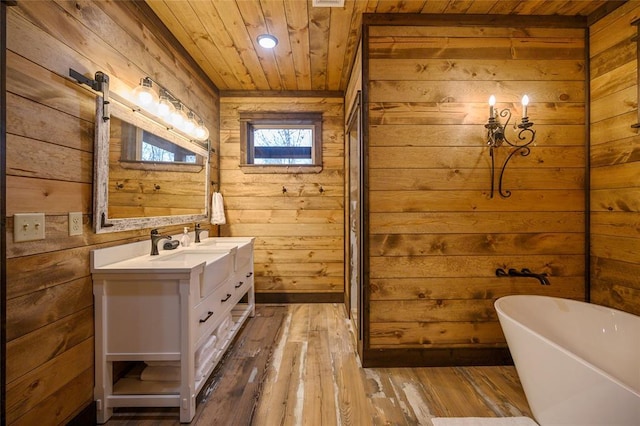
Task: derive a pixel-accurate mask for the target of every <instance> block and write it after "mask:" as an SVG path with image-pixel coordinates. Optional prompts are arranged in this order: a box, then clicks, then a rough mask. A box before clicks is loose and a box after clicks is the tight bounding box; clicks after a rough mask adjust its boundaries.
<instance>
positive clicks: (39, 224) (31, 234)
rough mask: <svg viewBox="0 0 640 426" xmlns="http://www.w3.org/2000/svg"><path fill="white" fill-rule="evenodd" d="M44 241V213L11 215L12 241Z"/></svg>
mask: <svg viewBox="0 0 640 426" xmlns="http://www.w3.org/2000/svg"><path fill="white" fill-rule="evenodd" d="M35 240H44V213H16V214H14V215H13V241H14V242H16V243H20V242H23V241H35Z"/></svg>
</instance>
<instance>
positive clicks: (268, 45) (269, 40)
mask: <svg viewBox="0 0 640 426" xmlns="http://www.w3.org/2000/svg"><path fill="white" fill-rule="evenodd" d="M258 44H259V45H260V46H262V47H264V48H265V49H273V48H274V47H276V45H277V44H278V39H277V38H275V37H274V36H272V35H271V34H261V35H259V36H258Z"/></svg>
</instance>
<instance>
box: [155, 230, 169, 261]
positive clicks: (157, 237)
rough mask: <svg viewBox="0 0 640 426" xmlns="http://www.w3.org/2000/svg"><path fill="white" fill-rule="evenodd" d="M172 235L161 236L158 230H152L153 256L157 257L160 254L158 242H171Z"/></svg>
mask: <svg viewBox="0 0 640 426" xmlns="http://www.w3.org/2000/svg"><path fill="white" fill-rule="evenodd" d="M170 239H171V235H160V234H158V230H157V229H152V230H151V256H157V255H158V254H160V253H158V241H160V240H170Z"/></svg>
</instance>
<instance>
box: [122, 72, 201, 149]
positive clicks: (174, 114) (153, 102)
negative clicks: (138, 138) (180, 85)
mask: <svg viewBox="0 0 640 426" xmlns="http://www.w3.org/2000/svg"><path fill="white" fill-rule="evenodd" d="M154 86H155V87H157V92H156V91H155V90H154ZM133 101H134V102H135V103H136V105H137V106H138V107H140V108H141V109H143V110H144V111H146V112H147V113H149V114H151V115H153V116H155V117H157V118H159V119H160V120H162V122H164V124H165V125H167V128H169V129H171V130H175V131H178V132H180V133H182V134H184V135H185V136H187V137H188V138H190V139H195V140H200V141H203V140H207V139H208V138H209V131H208V130H207V128H206V127H205V126H204V122H203V120H202V119H201V118H200V117H199V116H198V114H196V112H195V111H193V110H192V109H191V108H188V107H187V106H186V105H185V104H183V103H182V101H180V99H178V98H177V97H176V96H174V95H173V94H172V93H171V92H170V91H168V90H167V89H165V88H164V87H162V86H161V85H160V84H158V83H157V82H156V81H155V80H153V79H152V78H151V77H144V78H142V79H141V80H140V85H139V86H138V87H136V88H135V89H134V90H133Z"/></svg>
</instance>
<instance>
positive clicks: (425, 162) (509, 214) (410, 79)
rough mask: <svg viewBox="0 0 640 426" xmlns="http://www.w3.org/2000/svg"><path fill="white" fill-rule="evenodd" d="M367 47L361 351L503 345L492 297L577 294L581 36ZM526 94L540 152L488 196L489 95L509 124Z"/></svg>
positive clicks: (395, 37)
mask: <svg viewBox="0 0 640 426" xmlns="http://www.w3.org/2000/svg"><path fill="white" fill-rule="evenodd" d="M367 47H368V52H367V53H365V58H367V57H368V67H369V81H368V82H365V84H367V89H368V91H369V94H368V99H369V104H368V119H369V125H368V143H369V159H368V161H369V163H368V164H369V166H368V169H369V192H368V196H369V207H370V211H369V221H370V225H369V232H370V240H369V241H370V255H369V267H370V274H369V276H370V290H369V291H370V293H369V298H370V314H369V321H368V326H369V348H371V349H398V348H405V349H407V348H422V349H438V348H447V349H449V348H462V349H463V350H466V349H468V348H475V349H478V348H483V349H486V348H500V347H505V343H504V337H503V335H502V332H501V329H500V326H499V324H498V322H497V316H496V312H495V310H494V308H493V302H494V300H495V299H496V298H498V297H500V296H503V295H507V294H518V293H527V294H545V295H554V296H561V297H568V298H574V299H584V296H585V287H584V274H585V257H584V255H585V213H584V210H585V204H584V203H585V197H584V176H585V99H586V93H585V57H586V54H585V30H584V29H558V28H556V29H552V28H513V27H506V26H505V27H501V26H500V25H496V24H491V25H486V26H482V25H475V26H456V27H453V26H452V27H446V26H393V25H389V26H385V25H376V26H370V27H369V42H368V46H367ZM525 93H526V94H528V95H529V97H530V98H531V104H530V106H529V117H530V119H531V121H533V122H534V123H535V127H534V128H535V130H536V131H537V144H536V146H533V147H532V151H531V154H530V155H529V156H528V157H520V156H518V157H517V158H514V159H513V160H512V162H511V163H510V165H509V167H508V169H507V171H506V177H505V181H504V185H505V188H506V189H510V190H512V191H513V195H512V196H511V198H508V199H503V198H501V197H500V196H499V195H497V194H496V195H495V196H494V198H493V199H491V198H490V197H489V189H490V169H489V164H490V159H489V152H488V148H487V147H486V134H485V129H484V124H485V123H486V121H487V118H488V114H489V107H488V99H489V96H490V95H491V94H494V95H495V96H496V97H497V99H498V103H497V105H496V106H497V107H500V108H503V107H511V108H512V110H513V113H514V116H515V117H516V118H517V119H519V118H520V116H521V105H520V99H521V97H522V95H524V94H525ZM504 155H505V152H504V150H502V151H501V153H500V154H499V157H498V158H499V159H502V158H504ZM498 167H500V166H498ZM496 268H505V269H508V268H516V269H521V268H529V269H530V270H531V271H533V272H538V273H541V272H546V273H547V274H549V279H550V281H551V285H550V286H542V285H540V284H539V282H538V281H537V280H536V279H533V278H517V279H511V278H496V277H495V271H496Z"/></svg>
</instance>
